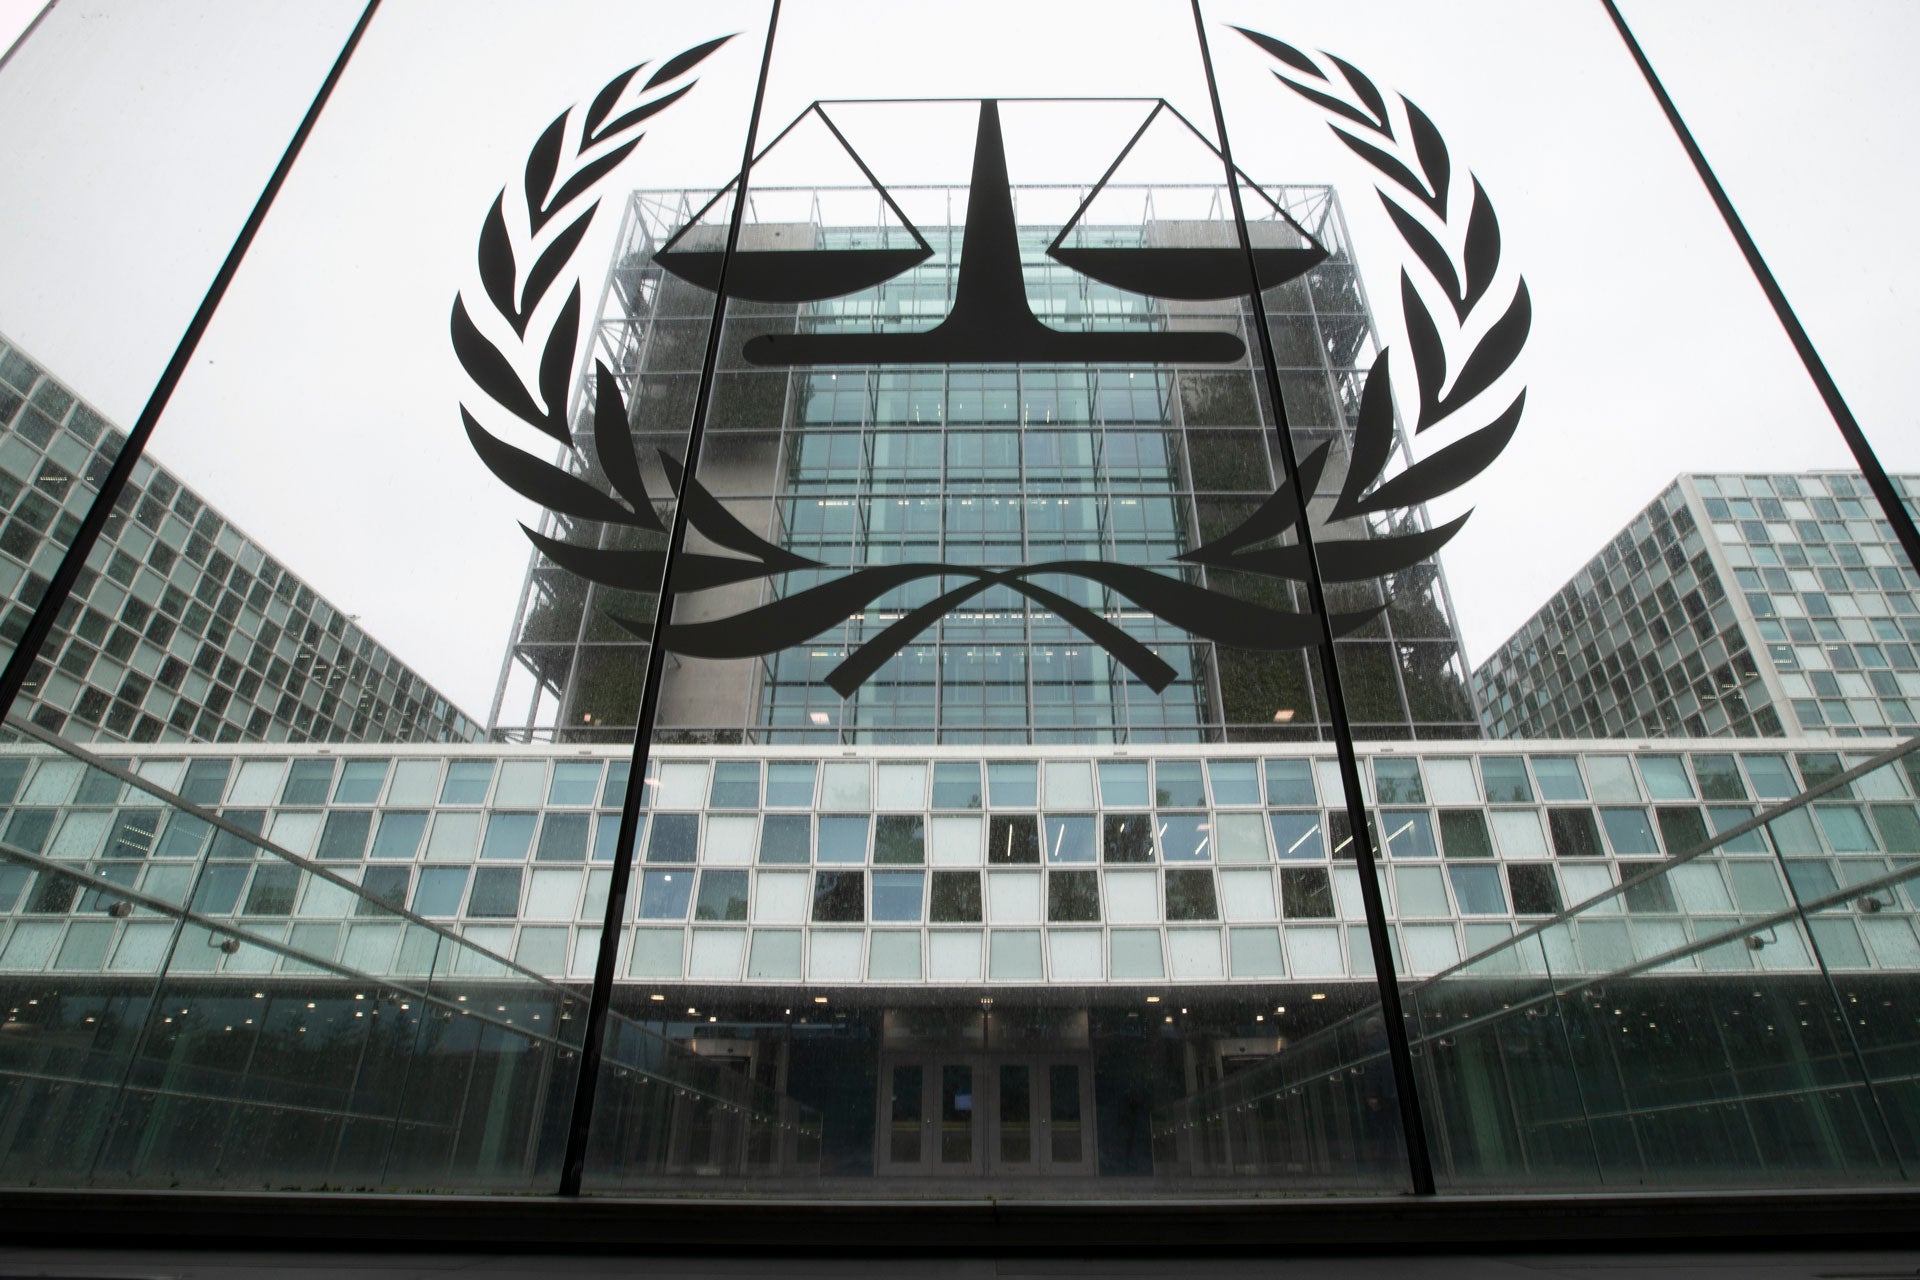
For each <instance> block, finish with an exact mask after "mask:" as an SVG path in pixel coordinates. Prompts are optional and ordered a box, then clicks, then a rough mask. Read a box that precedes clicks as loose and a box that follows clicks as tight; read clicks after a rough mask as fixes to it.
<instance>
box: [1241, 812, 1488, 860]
mask: <svg viewBox="0 0 1920 1280" xmlns="http://www.w3.org/2000/svg"><path fill="white" fill-rule="evenodd" d="M1476 816H1477V815H1476ZM1268 821H1269V822H1270V823H1271V824H1272V826H1273V847H1274V850H1275V851H1276V852H1277V853H1278V854H1279V855H1280V859H1281V860H1282V861H1286V860H1287V859H1289V858H1295V859H1312V860H1317V859H1322V858H1325V857H1326V856H1327V847H1326V841H1325V839H1324V838H1323V837H1322V835H1321V833H1320V814H1319V811H1318V810H1309V811H1307V812H1305V813H1276V814H1272V815H1270V816H1269V818H1268Z"/></svg>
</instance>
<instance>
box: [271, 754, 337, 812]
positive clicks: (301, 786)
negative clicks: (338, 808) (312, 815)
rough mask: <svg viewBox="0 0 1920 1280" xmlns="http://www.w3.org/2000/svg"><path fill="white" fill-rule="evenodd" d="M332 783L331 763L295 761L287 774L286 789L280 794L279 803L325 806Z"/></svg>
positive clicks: (328, 761) (323, 761)
mask: <svg viewBox="0 0 1920 1280" xmlns="http://www.w3.org/2000/svg"><path fill="white" fill-rule="evenodd" d="M332 783H333V761H331V760H295V761H294V762H293V768H292V769H290V770H289V771H288V773H287V785H286V789H285V790H284V791H282V792H281V793H280V803H281V804H316V805H317V804H325V803H326V802H327V790H328V788H329V787H330V786H331V785H332Z"/></svg>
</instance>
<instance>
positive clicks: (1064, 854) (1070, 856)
mask: <svg viewBox="0 0 1920 1280" xmlns="http://www.w3.org/2000/svg"><path fill="white" fill-rule="evenodd" d="M1046 830H1047V861H1048V862H1050V863H1053V862H1095V861H1098V859H1099V853H1098V851H1097V850H1096V848H1095V841H1094V825H1093V816H1092V815H1091V814H1073V815H1059V816H1051V817H1049V818H1048V819H1047V827H1046Z"/></svg>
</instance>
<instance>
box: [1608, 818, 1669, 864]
mask: <svg viewBox="0 0 1920 1280" xmlns="http://www.w3.org/2000/svg"><path fill="white" fill-rule="evenodd" d="M1600 823H1601V825H1602V826H1604V827H1605V828H1606V829H1607V842H1608V843H1609V844H1611V845H1612V846H1613V851H1614V853H1616V854H1618V855H1619V856H1621V857H1623V858H1624V857H1633V856H1634V855H1636V854H1649V853H1659V852H1660V846H1659V845H1658V844H1657V843H1655V842H1654V838H1653V828H1652V827H1651V826H1649V825H1648V823H1647V811H1646V810H1645V809H1613V808H1608V809H1602V810H1600Z"/></svg>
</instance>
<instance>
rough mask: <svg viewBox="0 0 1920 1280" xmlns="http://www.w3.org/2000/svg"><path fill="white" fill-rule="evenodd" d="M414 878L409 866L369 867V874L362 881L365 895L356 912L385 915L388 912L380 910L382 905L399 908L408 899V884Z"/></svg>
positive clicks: (361, 887) (364, 914) (362, 891)
mask: <svg viewBox="0 0 1920 1280" xmlns="http://www.w3.org/2000/svg"><path fill="white" fill-rule="evenodd" d="M412 879H413V871H412V870H411V869H410V868H407V867H368V868H367V874H366V875H365V876H364V877H362V878H361V881H360V892H361V893H362V894H364V895H365V896H364V897H363V898H362V899H361V901H360V903H359V905H358V906H357V907H356V908H355V911H354V914H356V915H362V916H378V915H384V914H386V913H385V912H383V911H381V910H380V908H381V907H382V906H388V907H392V908H394V909H395V910H398V909H399V908H400V906H401V904H402V903H404V902H406V900H407V884H408V882H409V881H411V880H412Z"/></svg>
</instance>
